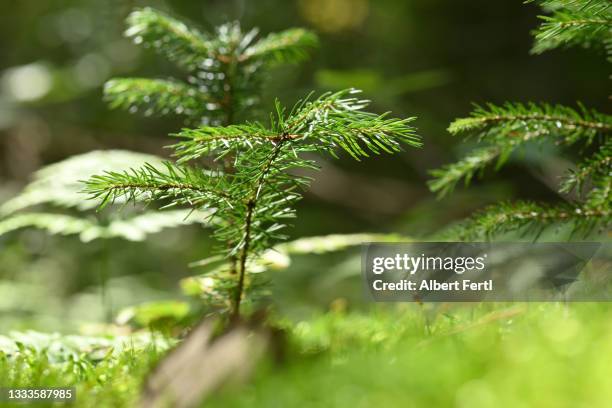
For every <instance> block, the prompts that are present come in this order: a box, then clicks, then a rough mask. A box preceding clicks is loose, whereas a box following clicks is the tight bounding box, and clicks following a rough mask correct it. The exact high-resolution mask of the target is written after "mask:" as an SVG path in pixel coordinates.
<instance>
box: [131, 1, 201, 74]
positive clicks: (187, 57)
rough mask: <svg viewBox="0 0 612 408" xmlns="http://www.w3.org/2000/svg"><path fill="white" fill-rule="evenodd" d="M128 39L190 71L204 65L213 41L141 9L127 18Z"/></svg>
mask: <svg viewBox="0 0 612 408" xmlns="http://www.w3.org/2000/svg"><path fill="white" fill-rule="evenodd" d="M127 24H128V29H127V30H126V32H125V35H126V37H128V38H131V39H132V41H133V42H134V43H135V44H144V45H145V46H146V47H151V48H153V49H155V51H157V52H158V53H159V54H161V55H163V56H164V57H166V58H167V59H168V60H169V61H172V62H174V63H176V64H178V65H180V66H182V67H184V68H186V69H188V70H190V71H195V70H197V69H199V68H200V67H201V66H203V65H204V64H205V61H206V59H207V58H209V56H210V52H211V50H212V49H213V43H212V41H211V40H210V39H209V38H207V36H205V35H204V34H202V33H201V32H199V31H198V30H196V29H194V28H190V27H188V26H187V25H186V24H184V23H183V22H181V21H179V20H176V19H174V18H172V17H170V16H168V15H167V14H165V13H162V12H161V11H158V10H154V9H152V8H149V7H147V8H143V9H138V10H135V11H133V12H132V13H130V15H129V16H128V18H127Z"/></svg>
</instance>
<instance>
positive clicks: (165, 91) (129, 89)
mask: <svg viewBox="0 0 612 408" xmlns="http://www.w3.org/2000/svg"><path fill="white" fill-rule="evenodd" d="M104 98H105V99H106V101H108V102H109V105H110V107H111V108H122V109H125V110H129V111H130V112H137V111H142V112H143V113H144V115H145V116H151V115H168V114H176V115H183V116H186V117H188V118H200V117H202V116H204V115H207V114H210V113H211V111H215V110H217V109H219V103H218V102H216V101H214V100H212V99H211V98H210V96H209V95H206V94H203V93H201V92H199V91H197V90H196V88H194V87H192V86H190V85H188V84H186V83H184V82H180V81H177V80H161V79H145V78H115V79H112V80H110V81H108V82H106V84H105V85H104Z"/></svg>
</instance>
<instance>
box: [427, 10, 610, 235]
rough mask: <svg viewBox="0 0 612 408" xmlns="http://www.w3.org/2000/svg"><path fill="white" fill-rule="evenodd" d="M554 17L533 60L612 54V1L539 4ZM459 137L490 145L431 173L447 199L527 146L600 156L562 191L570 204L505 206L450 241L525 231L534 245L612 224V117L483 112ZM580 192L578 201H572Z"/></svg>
mask: <svg viewBox="0 0 612 408" xmlns="http://www.w3.org/2000/svg"><path fill="white" fill-rule="evenodd" d="M540 3H541V4H542V6H543V8H544V10H545V11H547V12H550V13H551V15H550V16H544V17H542V19H543V20H544V22H543V23H542V25H541V26H540V27H539V28H538V29H537V30H536V31H535V38H536V42H535V45H534V48H533V51H534V52H535V53H540V52H542V51H545V50H549V49H553V48H558V47H563V46H568V45H581V46H584V47H591V46H592V45H604V46H609V44H610V41H611V39H612V31H611V28H612V14H611V13H612V8H611V7H610V3H609V1H600V0H552V1H543V2H540ZM448 130H449V132H450V133H451V134H453V135H464V134H467V135H475V136H476V137H477V140H478V142H480V143H483V144H485V146H484V147H479V148H477V149H475V150H473V151H472V152H470V153H469V154H468V155H467V156H465V157H464V158H462V159H461V160H459V161H458V162H456V163H452V164H450V165H447V166H444V167H442V168H440V169H436V170H433V171H432V172H431V174H432V175H433V176H434V179H433V180H431V181H430V182H429V186H430V188H431V190H432V191H434V192H437V193H438V194H439V196H444V195H446V194H448V193H450V192H452V190H453V189H454V188H455V186H456V185H457V184H458V183H459V182H460V181H462V180H463V181H464V182H465V184H466V185H467V184H468V183H469V182H470V181H471V180H472V179H473V178H474V177H476V176H479V175H482V174H483V173H484V169H485V168H486V167H487V166H489V165H491V164H495V167H496V168H500V167H501V166H503V165H504V163H505V162H506V161H507V160H508V158H509V157H510V156H511V155H512V154H513V153H515V152H517V151H518V150H519V149H520V148H521V147H524V146H526V145H527V144H533V143H541V142H545V141H546V142H553V143H555V144H557V145H559V146H561V147H565V148H568V147H573V146H577V147H579V148H580V151H582V152H585V151H587V149H586V148H587V147H588V148H589V150H594V151H595V153H593V154H592V155H591V156H587V157H585V159H584V162H583V163H582V164H580V165H579V166H578V168H577V169H576V170H572V171H570V172H569V173H568V174H567V175H566V177H565V178H564V180H563V181H562V182H561V184H560V186H559V193H560V194H562V197H563V199H564V201H565V202H563V203H561V204H558V205H549V204H547V205H543V204H538V203H532V202H517V203H502V204H499V205H494V206H492V207H490V208H488V209H485V210H484V211H481V212H480V213H478V214H476V215H474V216H473V217H472V218H471V219H470V220H468V221H466V222H464V223H462V224H460V225H459V226H456V227H455V228H453V229H452V230H451V232H450V236H452V237H453V238H460V239H479V238H483V237H489V238H490V237H492V236H494V235H496V234H501V233H506V232H510V231H522V232H525V233H529V234H534V235H535V236H536V237H537V236H539V234H540V233H541V232H542V231H543V230H544V229H545V228H546V227H548V226H551V225H564V224H565V225H569V226H570V227H571V229H572V231H573V232H575V233H582V234H583V236H585V235H588V234H589V233H591V232H593V231H594V230H596V229H597V228H600V229H605V228H607V227H609V225H610V223H611V222H612V219H611V214H610V208H611V204H612V201H611V196H610V190H611V184H612V167H611V161H610V160H611V159H610V157H611V153H612V150H611V145H610V143H611V142H610V136H611V135H612V116H610V115H608V114H604V113H600V112H597V111H595V110H592V109H587V108H586V107H584V106H583V105H581V104H579V105H578V108H577V109H574V108H571V107H567V106H561V105H549V104H535V103H528V104H522V103H506V104H504V105H502V106H497V105H493V104H487V105H486V106H484V107H480V106H477V107H476V109H475V110H474V111H473V112H472V115H471V116H470V117H468V118H463V119H457V120H455V121H454V122H453V123H451V125H450V127H449V128H448ZM572 191H575V192H576V193H577V194H576V196H577V197H576V199H574V200H571V199H570V198H569V197H568V196H567V194H566V193H569V192H572Z"/></svg>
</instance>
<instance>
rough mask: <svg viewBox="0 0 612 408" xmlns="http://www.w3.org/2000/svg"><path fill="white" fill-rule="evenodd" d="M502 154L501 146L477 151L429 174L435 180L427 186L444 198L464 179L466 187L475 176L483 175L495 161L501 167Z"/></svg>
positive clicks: (430, 181)
mask: <svg viewBox="0 0 612 408" xmlns="http://www.w3.org/2000/svg"><path fill="white" fill-rule="evenodd" d="M501 154H502V148H501V147H499V146H491V147H484V148H480V149H476V150H474V151H472V152H470V153H469V154H468V155H467V156H466V157H464V158H462V159H461V160H459V161H457V162H455V163H452V164H448V165H446V166H444V167H442V168H440V169H435V170H431V171H430V172H429V174H430V175H431V176H432V177H433V180H429V181H428V182H427V184H428V186H429V188H430V190H431V191H433V192H434V193H438V197H439V198H442V197H444V196H445V195H447V194H450V193H451V192H452V191H453V190H454V189H455V187H456V186H457V184H458V183H459V182H460V181H461V180H462V179H463V180H464V183H465V185H466V186H467V185H469V184H470V181H471V180H472V179H473V178H474V176H476V175H477V174H478V173H481V174H482V172H483V171H484V169H485V167H486V166H488V165H489V164H491V163H492V162H493V161H494V160H498V167H499V166H501V164H503V162H504V160H503V157H502V158H500V156H501Z"/></svg>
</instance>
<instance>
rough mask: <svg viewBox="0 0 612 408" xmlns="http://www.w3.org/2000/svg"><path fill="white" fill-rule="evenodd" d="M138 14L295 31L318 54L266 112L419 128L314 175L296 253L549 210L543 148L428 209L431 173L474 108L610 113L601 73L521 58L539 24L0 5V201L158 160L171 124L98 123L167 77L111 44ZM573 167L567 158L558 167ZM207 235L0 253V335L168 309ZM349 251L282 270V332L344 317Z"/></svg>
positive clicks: (292, 72)
mask: <svg viewBox="0 0 612 408" xmlns="http://www.w3.org/2000/svg"><path fill="white" fill-rule="evenodd" d="M138 6H153V7H156V8H159V9H161V10H165V11H167V12H169V13H170V14H172V15H174V16H176V17H178V18H181V19H184V20H186V21H189V22H191V23H193V24H195V25H196V26H198V27H200V28H202V29H204V30H210V29H212V28H213V27H214V26H216V25H218V24H221V23H223V22H226V21H228V20H239V21H240V22H241V23H242V25H243V26H244V27H245V28H251V27H255V26H256V27H259V28H260V29H261V32H262V33H263V34H266V33H268V32H272V31H278V30H282V29H285V28H289V27H292V26H302V27H307V28H310V29H312V30H314V31H316V32H317V33H318V34H319V35H320V37H321V47H320V49H318V50H317V52H316V53H315V54H314V57H313V58H312V59H311V60H310V61H309V62H307V63H306V64H303V65H300V66H293V67H285V68H282V69H278V70H277V71H276V72H274V74H273V75H272V77H271V78H269V79H268V81H267V83H266V86H265V99H264V103H263V107H264V108H268V107H271V103H272V101H273V99H274V98H275V97H278V98H280V99H281V101H283V102H284V103H285V104H287V105H291V104H293V103H294V102H295V101H296V100H298V99H299V98H301V97H303V96H304V95H306V94H307V93H308V92H310V91H311V90H313V89H314V90H316V91H325V90H333V89H340V88H345V87H350V86H354V87H358V88H362V89H363V90H364V91H365V95H366V96H367V97H368V98H371V99H372V100H373V101H374V105H373V109H374V110H376V111H378V112H384V111H388V110H390V111H393V113H394V115H395V116H400V117H405V116H418V121H417V122H416V126H417V127H418V129H419V134H420V135H422V136H423V138H424V142H425V147H424V148H423V149H422V150H416V149H410V150H408V151H406V152H405V153H403V154H401V155H396V156H392V157H391V156H389V157H385V158H382V159H380V160H370V161H364V162H361V163H354V162H348V161H347V162H343V161H339V160H336V161H325V162H321V165H322V168H323V169H322V173H321V174H320V175H318V177H317V181H315V182H314V184H313V188H312V190H311V191H310V192H308V193H307V195H306V199H305V200H304V201H302V202H301V204H300V206H299V209H298V214H299V218H298V219H297V220H296V221H295V228H293V229H291V230H290V234H291V235H292V236H293V237H301V236H309V235H322V234H330V233H351V232H362V231H368V232H395V233H400V234H404V235H408V236H413V237H424V236H427V235H429V234H432V233H434V232H435V231H436V230H438V229H440V228H442V227H443V226H445V225H448V224H449V223H451V222H453V221H456V220H459V219H461V218H463V217H465V216H467V215H469V214H470V213H471V212H473V211H474V210H476V209H478V208H481V207H483V206H484V205H486V204H488V203H491V202H496V201H499V200H502V199H509V198H520V199H538V200H544V201H546V200H552V199H554V198H556V193H555V190H554V186H553V185H552V184H551V183H552V182H551V180H553V181H554V180H556V178H557V177H558V176H559V175H561V174H562V173H563V171H564V170H565V169H566V168H567V162H566V159H567V158H564V157H563V156H559V155H556V154H554V155H553V153H554V148H553V147H550V148H543V149H542V150H541V151H537V152H533V154H531V152H527V154H526V155H525V157H524V160H521V161H518V162H515V163H511V165H510V166H508V167H507V168H505V169H504V170H503V171H501V172H499V173H497V174H492V172H491V173H490V174H489V175H487V177H485V179H484V180H482V181H480V182H477V183H475V185H474V186H473V187H472V188H470V189H460V190H459V191H457V192H456V193H455V194H454V195H452V196H451V197H449V198H446V199H444V200H441V201H438V200H436V199H435V197H434V196H433V195H432V194H431V193H430V192H429V191H428V190H427V188H426V184H425V183H426V181H427V180H428V178H429V176H428V171H429V170H430V169H433V168H436V167H439V166H440V165H442V164H444V163H448V162H450V161H452V160H453V159H454V158H456V157H457V156H458V155H459V153H460V152H461V151H463V150H464V149H469V148H470V146H471V145H470V144H469V143H467V144H461V143H460V142H461V141H460V140H457V139H453V138H451V137H450V136H449V135H448V134H447V132H446V131H445V128H446V126H447V125H448V123H449V122H450V121H451V120H452V119H454V118H456V117H460V116H464V115H467V114H468V112H469V111H470V110H471V103H473V102H476V103H484V102H487V101H490V102H495V103H500V102H504V101H506V100H512V101H523V102H526V101H549V102H559V103H565V104H570V105H572V104H574V103H575V102H576V101H582V102H584V103H585V104H586V105H587V106H590V107H593V108H595V109H598V110H601V111H606V108H608V109H607V110H608V111H609V101H608V100H607V94H608V92H605V91H603V90H602V84H603V83H607V80H608V75H609V71H608V67H607V66H606V64H605V63H604V58H605V57H604V56H603V55H597V53H593V52H591V51H585V50H580V49H571V50H565V51H554V52H550V53H546V54H544V55H541V56H537V57H534V56H531V55H529V49H530V46H531V42H532V38H531V36H530V33H529V32H530V30H532V29H533V28H535V27H536V25H537V15H538V13H539V10H538V8H537V7H536V6H534V5H524V4H522V2H521V1H510V0H507V1H495V2H493V1H486V0H471V1H457V0H377V1H373V0H299V1H294V0H287V1H272V0H260V1H257V2H255V1H246V0H242V1H239V0H217V1H202V0H181V1H127V0H123V1H120V0H108V1H94V0H65V1H59V0H48V1H40V0H21V1H18V2H14V1H3V2H1V3H0V15H1V16H2V17H0V19H1V24H0V53H1V55H0V57H1V58H0V202H3V201H5V200H7V199H8V198H10V197H12V196H14V195H15V194H17V193H18V192H19V191H20V189H21V188H22V187H23V185H24V184H25V183H27V181H28V180H29V178H30V176H31V173H32V172H33V171H35V170H37V169H38V168H40V167H41V166H43V165H46V164H49V163H53V162H56V161H59V160H62V159H64V158H67V157H69V156H71V155H74V154H80V153H84V152H88V151H91V150H95V149H110V148H121V149H128V150H134V151H139V152H146V153H153V154H158V155H168V154H169V152H168V151H167V149H164V148H163V146H164V145H166V144H169V139H168V138H167V134H168V133H171V132H173V131H176V130H177V129H179V128H181V126H182V125H181V121H180V119H178V118H176V120H172V119H170V120H169V119H154V118H144V117H138V116H135V115H130V114H128V113H126V112H122V111H111V110H110V109H108V107H107V106H106V105H105V103H104V102H103V101H102V91H101V87H102V85H103V83H104V82H105V81H106V80H107V79H109V78H111V77H113V76H144V77H166V76H172V75H180V72H177V71H176V68H175V67H174V66H172V65H170V64H168V63H167V62H165V61H164V59H163V58H160V57H158V56H157V55H155V54H154V53H153V52H148V51H147V50H143V49H140V48H137V47H136V46H134V45H132V44H131V43H130V42H129V41H128V40H127V39H124V38H123V37H122V32H123V29H124V20H125V17H126V16H127V14H128V13H129V12H130V11H131V10H132V9H133V8H134V7H138ZM569 154H571V153H569ZM210 247H211V242H210V240H209V239H208V232H207V231H206V230H203V229H202V228H201V227H197V226H191V227H185V228H181V229H176V230H167V231H164V232H163V233H160V234H157V235H154V236H153V237H151V238H150V239H149V240H147V241H146V242H141V243H133V242H125V241H120V240H109V241H101V240H100V241H94V242H91V243H88V244H83V243H81V242H80V241H79V240H78V239H77V238H74V237H51V236H48V235H46V234H45V233H44V232H39V231H34V230H24V231H21V232H18V233H11V234H9V235H6V236H2V237H0V314H1V315H2V319H1V320H0V332H4V331H7V330H11V329H38V330H61V331H71V330H75V329H77V328H79V327H81V325H82V324H83V323H85V322H88V323H92V322H103V321H105V320H109V319H111V318H112V316H113V315H115V314H116V312H117V311H118V310H120V309H121V308H122V307H125V306H129V305H134V304H138V303H141V302H144V301H152V300H157V299H175V298H180V297H181V294H180V290H179V287H178V281H179V280H180V278H182V277H185V276H188V275H191V274H194V273H195V272H197V271H194V270H193V269H190V268H188V266H187V264H188V263H189V262H190V261H193V260H197V259H200V258H203V257H205V256H207V255H208V253H209V251H210ZM357 252H358V251H357V250H355V251H352V252H349V253H343V254H334V255H329V256H317V257H307V256H303V257H300V258H298V259H296V260H295V262H294V263H293V265H292V266H291V268H289V269H288V270H286V271H283V272H278V273H276V274H275V275H274V276H272V280H273V282H274V289H273V290H274V291H275V294H276V300H277V304H278V305H279V307H280V308H281V309H283V310H284V311H285V312H286V313H287V314H288V315H289V316H305V315H308V314H309V313H312V312H314V311H321V310H327V309H328V308H330V305H332V306H331V307H332V308H333V307H335V306H334V305H336V306H337V305H338V299H344V300H342V301H341V302H340V303H341V304H342V305H343V306H342V307H346V305H348V307H359V305H360V302H361V301H362V300H361V292H360V282H359V257H358V253H357Z"/></svg>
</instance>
